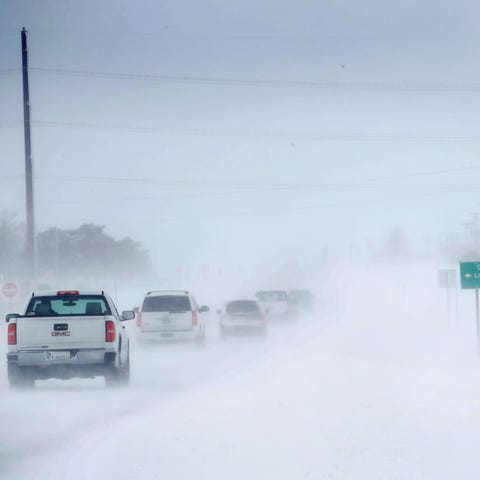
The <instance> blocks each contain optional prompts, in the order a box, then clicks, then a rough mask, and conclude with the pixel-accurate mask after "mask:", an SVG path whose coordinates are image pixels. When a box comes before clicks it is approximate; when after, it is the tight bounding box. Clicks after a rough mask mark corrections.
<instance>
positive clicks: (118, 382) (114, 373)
mask: <svg viewBox="0 0 480 480" xmlns="http://www.w3.org/2000/svg"><path fill="white" fill-rule="evenodd" d="M129 382H130V352H128V355H127V361H126V362H125V365H124V366H123V367H116V366H115V365H105V384H106V386H107V387H108V388H115V387H126V386H127V385H128V383H129Z"/></svg>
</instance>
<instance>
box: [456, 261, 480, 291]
mask: <svg viewBox="0 0 480 480" xmlns="http://www.w3.org/2000/svg"><path fill="white" fill-rule="evenodd" d="M460 284H461V287H462V289H465V288H480V262H461V263H460Z"/></svg>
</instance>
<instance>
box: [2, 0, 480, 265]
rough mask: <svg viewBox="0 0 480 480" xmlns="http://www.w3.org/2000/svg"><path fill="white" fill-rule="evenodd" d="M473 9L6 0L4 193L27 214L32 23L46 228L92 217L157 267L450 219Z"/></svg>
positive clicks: (474, 91)
mask: <svg viewBox="0 0 480 480" xmlns="http://www.w3.org/2000/svg"><path fill="white" fill-rule="evenodd" d="M479 14H480V6H479V5H477V4H476V2H472V1H456V2H447V1H418V0H416V1H413V0H411V1H380V0H377V1H373V0H368V1H363V2H359V1H356V0H344V1H333V0H332V1H323V2H318V1H275V2H273V1H263V2H262V1H242V2H226V1H170V0H169V1H164V2H159V1H153V0H151V1H146V0H141V1H135V2H133V1H113V0H110V1H106V0H103V1H99V0H91V1H82V2H74V1H42V2H38V1H22V0H11V1H10V0H0V61H1V65H0V70H1V71H0V105H1V108H0V159H1V166H2V174H1V177H0V181H1V184H0V205H1V207H0V208H2V209H6V210H12V211H16V212H18V216H19V218H23V216H24V183H23V178H22V174H23V171H24V163H23V162H24V157H23V130H22V124H21V122H22V97H21V73H20V66H21V57H20V30H21V28H22V27H23V26H25V27H26V29H27V30H28V41H29V54H30V59H29V60H30V67H31V73H30V75H31V77H30V84H31V102H32V121H33V126H32V128H33V155H34V169H35V195H36V200H37V205H36V219H37V226H38V228H39V229H44V228H46V227H49V226H52V225H58V226H60V227H75V226H78V225H79V224H81V223H83V222H95V223H102V224H105V225H107V228H108V231H109V232H110V233H112V234H113V235H115V236H122V235H131V236H132V237H134V238H135V239H138V240H140V241H141V242H142V243H143V245H145V246H146V247H147V248H149V249H150V250H151V251H152V254H153V256H154V258H155V259H156V261H157V264H159V265H168V268H173V266H174V265H182V264H190V263H191V264H196V265H202V264H212V265H217V264H218V265H220V264H225V263H228V262H230V263H232V264H234V263H235V262H237V263H244V262H246V263H248V262H249V260H251V261H252V262H253V263H254V262H255V261H256V259H257V258H269V257H271V258H275V257H276V256H278V255H280V256H282V255H283V256H284V258H288V259H297V260H299V261H300V262H302V263H304V264H307V265H308V264H309V263H311V261H312V260H313V261H314V260H315V259H317V258H318V257H319V256H320V255H321V251H322V248H323V246H324V245H330V246H331V247H332V248H334V247H338V246H347V245H348V244H349V243H356V244H360V245H365V244H366V242H367V241H368V239H373V240H374V241H377V242H380V241H381V239H382V238H384V237H385V235H386V234H387V232H388V231H389V230H390V229H391V228H393V227H395V226H401V227H404V228H405V230H406V232H407V234H408V235H409V236H410V237H411V238H412V239H413V241H416V242H421V241H422V239H423V238H424V237H425V235H427V234H431V235H433V236H436V235H440V234H441V232H455V231H460V229H461V225H460V224H461V222H463V221H465V219H466V218H467V216H468V213H469V212H470V211H472V210H474V209H477V208H479V207H480V202H479V201H478V199H477V198H478V196H477V190H478V186H479V185H478V180H477V179H478V175H479V173H480V158H479V147H480V130H479V126H480V125H479V117H478V111H479V107H480V101H479V100H480V68H479V65H478V45H479V44H480V43H479V40H480V27H479V24H478V18H479ZM454 170H455V171H454ZM440 172H444V173H440ZM427 173H428V175H427ZM417 174H420V175H417ZM424 174H425V175H424ZM325 184H327V185H325Z"/></svg>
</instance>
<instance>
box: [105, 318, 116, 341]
mask: <svg viewBox="0 0 480 480" xmlns="http://www.w3.org/2000/svg"><path fill="white" fill-rule="evenodd" d="M105 341H106V342H114V341H115V323H114V322H112V320H107V321H106V322H105Z"/></svg>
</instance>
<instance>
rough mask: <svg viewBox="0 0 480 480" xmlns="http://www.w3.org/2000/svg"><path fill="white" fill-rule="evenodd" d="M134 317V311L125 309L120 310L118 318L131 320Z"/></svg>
mask: <svg viewBox="0 0 480 480" xmlns="http://www.w3.org/2000/svg"><path fill="white" fill-rule="evenodd" d="M134 318H135V313H134V312H133V310H125V311H123V312H122V318H121V319H120V320H122V321H126V320H133V319H134Z"/></svg>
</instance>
